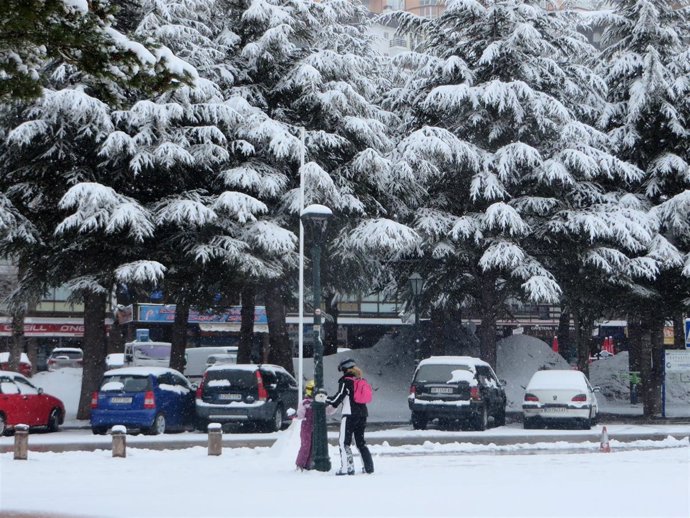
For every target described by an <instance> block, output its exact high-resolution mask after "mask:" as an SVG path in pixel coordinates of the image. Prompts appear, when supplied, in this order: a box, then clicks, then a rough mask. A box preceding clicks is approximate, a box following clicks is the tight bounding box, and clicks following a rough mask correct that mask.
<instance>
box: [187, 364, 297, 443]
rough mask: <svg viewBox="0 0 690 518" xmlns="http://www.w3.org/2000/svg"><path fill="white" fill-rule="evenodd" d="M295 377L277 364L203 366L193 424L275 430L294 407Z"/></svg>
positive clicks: (284, 422) (295, 406) (282, 425)
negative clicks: (229, 424)
mask: <svg viewBox="0 0 690 518" xmlns="http://www.w3.org/2000/svg"><path fill="white" fill-rule="evenodd" d="M298 403H299V394H298V387H297V380H295V378H293V377H292V376H291V375H290V373H289V372H288V371H286V370H285V369H284V368H283V367H280V366H278V365H269V364H261V365H249V364H247V365H242V364H221V365H214V366H211V367H209V368H208V369H206V372H205V373H204V376H203V379H202V382H201V385H199V388H198V389H197V393H196V427H197V429H199V430H203V431H205V430H206V428H207V427H208V424H209V423H221V424H224V423H236V424H238V423H242V424H245V423H247V424H254V425H258V426H259V427H260V428H261V429H263V430H265V431H269V432H270V431H278V430H280V429H282V428H286V427H287V425H288V424H289V421H288V419H287V418H288V415H289V413H288V411H289V410H290V409H293V410H297V405H298Z"/></svg>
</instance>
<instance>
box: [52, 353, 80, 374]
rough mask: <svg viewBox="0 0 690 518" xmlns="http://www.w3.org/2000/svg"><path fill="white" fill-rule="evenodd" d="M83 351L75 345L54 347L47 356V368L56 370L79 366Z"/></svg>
mask: <svg viewBox="0 0 690 518" xmlns="http://www.w3.org/2000/svg"><path fill="white" fill-rule="evenodd" d="M83 361H84V351H82V350H81V349H79V348H76V347H56V348H55V349H53V350H52V352H51V353H50V356H48V370H49V371H56V370H58V369H63V368H65V367H78V368H81V367H82V366H83V365H82V362H83Z"/></svg>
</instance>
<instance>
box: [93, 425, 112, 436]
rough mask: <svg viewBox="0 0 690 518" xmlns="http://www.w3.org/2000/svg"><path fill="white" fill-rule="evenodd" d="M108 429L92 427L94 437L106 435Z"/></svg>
mask: <svg viewBox="0 0 690 518" xmlns="http://www.w3.org/2000/svg"><path fill="white" fill-rule="evenodd" d="M107 431H108V429H107V428H106V427H104V426H92V427H91V432H92V433H93V434H94V435H105V434H106V432H107Z"/></svg>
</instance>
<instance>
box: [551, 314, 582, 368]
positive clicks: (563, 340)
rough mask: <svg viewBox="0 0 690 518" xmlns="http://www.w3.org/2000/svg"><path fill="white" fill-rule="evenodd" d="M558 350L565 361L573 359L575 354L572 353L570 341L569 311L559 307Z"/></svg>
mask: <svg viewBox="0 0 690 518" xmlns="http://www.w3.org/2000/svg"><path fill="white" fill-rule="evenodd" d="M556 336H558V350H559V352H560V353H561V355H562V356H563V358H565V359H566V360H567V361H571V360H573V359H574V358H575V357H576V356H577V355H576V354H574V351H573V347H572V344H571V343H570V312H569V311H568V310H567V309H565V308H563V307H561V315H560V316H559V317H558V332H557V335H556Z"/></svg>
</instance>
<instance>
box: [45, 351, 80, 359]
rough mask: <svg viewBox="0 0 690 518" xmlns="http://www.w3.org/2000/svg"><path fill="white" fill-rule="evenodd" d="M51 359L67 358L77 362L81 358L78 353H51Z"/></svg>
mask: <svg viewBox="0 0 690 518" xmlns="http://www.w3.org/2000/svg"><path fill="white" fill-rule="evenodd" d="M52 356H53V358H69V359H70V360H78V359H80V358H81V357H82V353H80V352H79V351H53V354H52Z"/></svg>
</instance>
